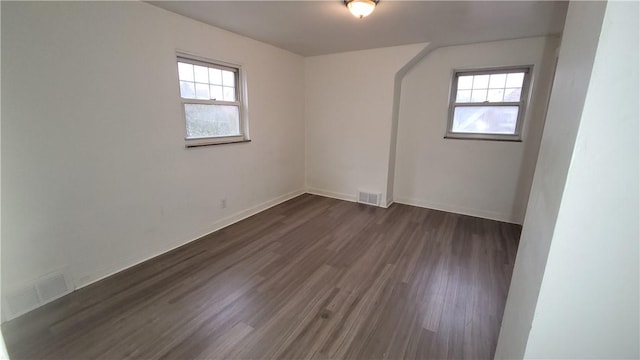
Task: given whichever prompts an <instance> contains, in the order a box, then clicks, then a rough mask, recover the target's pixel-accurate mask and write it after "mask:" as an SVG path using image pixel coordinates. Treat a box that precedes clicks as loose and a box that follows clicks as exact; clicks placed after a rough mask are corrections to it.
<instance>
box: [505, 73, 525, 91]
mask: <svg viewBox="0 0 640 360" xmlns="http://www.w3.org/2000/svg"><path fill="white" fill-rule="evenodd" d="M522 80H524V73H511V74H507V84H506V85H505V87H508V88H516V87H518V88H521V87H522Z"/></svg>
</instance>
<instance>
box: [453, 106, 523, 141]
mask: <svg viewBox="0 0 640 360" xmlns="http://www.w3.org/2000/svg"><path fill="white" fill-rule="evenodd" d="M517 121H518V106H457V107H456V108H455V109H454V113H453V124H452V127H451V131H452V132H457V133H475V134H511V135H513V134H515V132H516V123H517Z"/></svg>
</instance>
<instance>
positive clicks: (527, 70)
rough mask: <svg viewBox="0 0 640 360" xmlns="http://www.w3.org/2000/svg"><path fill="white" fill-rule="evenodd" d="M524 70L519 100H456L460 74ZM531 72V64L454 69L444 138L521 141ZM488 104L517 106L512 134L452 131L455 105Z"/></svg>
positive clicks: (488, 73) (472, 105)
mask: <svg viewBox="0 0 640 360" xmlns="http://www.w3.org/2000/svg"><path fill="white" fill-rule="evenodd" d="M517 72H524V78H523V80H522V88H521V92H520V100H519V101H502V102H489V101H484V102H460V103H458V102H456V97H457V93H458V79H459V78H460V76H469V75H492V74H508V73H517ZM532 74H533V65H518V66H502V67H490V68H476V69H454V70H453V72H452V80H451V89H450V93H449V112H448V119H447V128H446V132H445V136H444V137H445V139H470V140H493V141H515V142H521V141H522V129H523V124H524V119H525V114H526V111H527V103H528V99H529V92H530V90H531V77H532ZM489 106H495V107H498V106H517V107H518V116H517V118H516V128H515V132H514V133H513V134H493V133H470V132H454V131H453V117H454V113H455V109H456V107H489Z"/></svg>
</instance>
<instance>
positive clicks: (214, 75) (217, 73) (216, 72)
mask: <svg viewBox="0 0 640 360" xmlns="http://www.w3.org/2000/svg"><path fill="white" fill-rule="evenodd" d="M209 83H211V84H214V85H222V70H220V69H214V68H209Z"/></svg>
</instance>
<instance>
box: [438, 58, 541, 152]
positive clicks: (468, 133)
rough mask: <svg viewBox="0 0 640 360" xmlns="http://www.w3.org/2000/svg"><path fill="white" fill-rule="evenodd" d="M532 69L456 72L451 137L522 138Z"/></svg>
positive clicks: (449, 124) (449, 122)
mask: <svg viewBox="0 0 640 360" xmlns="http://www.w3.org/2000/svg"><path fill="white" fill-rule="evenodd" d="M531 69H532V67H531V66H520V67H508V68H499V69H483V70H460V71H454V74H453V81H452V86H451V98H450V100H449V121H448V126H447V134H446V137H447V138H470V139H486V140H512V141H519V140H520V138H521V129H522V122H523V119H524V113H525V107H526V99H527V94H528V91H529V83H530V77H531Z"/></svg>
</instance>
